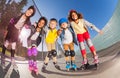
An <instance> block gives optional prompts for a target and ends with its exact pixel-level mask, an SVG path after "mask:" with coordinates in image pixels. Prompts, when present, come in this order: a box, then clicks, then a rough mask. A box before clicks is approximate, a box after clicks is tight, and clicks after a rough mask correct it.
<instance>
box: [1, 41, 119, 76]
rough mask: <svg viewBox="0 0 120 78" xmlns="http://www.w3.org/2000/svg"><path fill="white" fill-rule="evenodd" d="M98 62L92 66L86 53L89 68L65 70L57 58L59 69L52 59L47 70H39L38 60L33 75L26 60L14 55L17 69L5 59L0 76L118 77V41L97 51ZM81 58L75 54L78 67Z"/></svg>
mask: <svg viewBox="0 0 120 78" xmlns="http://www.w3.org/2000/svg"><path fill="white" fill-rule="evenodd" d="M98 55H99V59H100V64H99V68H98V69H97V70H95V69H94V66H93V63H92V61H93V58H92V55H91V54H88V60H89V63H90V65H91V66H90V69H89V70H77V71H72V70H71V71H69V72H68V71H66V69H65V61H64V58H59V59H58V64H59V65H60V67H61V70H57V69H56V68H55V67H54V65H53V63H52V61H50V62H49V64H48V66H47V70H46V71H45V72H42V71H41V68H42V65H43V61H40V60H38V61H37V62H38V68H39V74H38V75H35V74H34V73H33V72H30V71H29V70H28V63H27V60H26V59H24V58H22V57H16V63H17V66H18V71H17V72H16V71H15V70H14V69H13V68H12V66H11V64H10V62H9V60H10V59H9V58H7V59H6V69H5V70H3V69H2V67H1V66H0V78H120V74H119V73H120V42H118V43H116V44H114V45H113V46H111V47H109V48H107V49H104V50H102V51H99V52H98ZM81 62H82V58H81V57H80V56H76V64H77V66H78V68H79V67H80V66H81Z"/></svg>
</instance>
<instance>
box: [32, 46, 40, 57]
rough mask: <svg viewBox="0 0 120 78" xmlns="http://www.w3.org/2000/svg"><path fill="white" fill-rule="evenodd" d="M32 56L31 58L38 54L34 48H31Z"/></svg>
mask: <svg viewBox="0 0 120 78" xmlns="http://www.w3.org/2000/svg"><path fill="white" fill-rule="evenodd" d="M31 50H32V55H33V56H37V54H38V51H37V48H36V47H32V49H31Z"/></svg>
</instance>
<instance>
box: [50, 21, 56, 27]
mask: <svg viewBox="0 0 120 78" xmlns="http://www.w3.org/2000/svg"><path fill="white" fill-rule="evenodd" d="M56 26H57V22H56V21H50V24H49V27H50V28H51V29H55V28H56Z"/></svg>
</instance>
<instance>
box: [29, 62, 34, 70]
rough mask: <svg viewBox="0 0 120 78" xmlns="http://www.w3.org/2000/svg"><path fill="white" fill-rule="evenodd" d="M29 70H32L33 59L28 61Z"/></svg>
mask: <svg viewBox="0 0 120 78" xmlns="http://www.w3.org/2000/svg"><path fill="white" fill-rule="evenodd" d="M29 70H30V71H32V70H33V60H30V61H29Z"/></svg>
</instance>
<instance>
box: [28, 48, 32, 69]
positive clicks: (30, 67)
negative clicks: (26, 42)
mask: <svg viewBox="0 0 120 78" xmlns="http://www.w3.org/2000/svg"><path fill="white" fill-rule="evenodd" d="M27 55H28V59H29V61H28V64H29V70H33V63H34V62H33V60H32V49H31V47H30V48H28V52H27Z"/></svg>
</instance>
